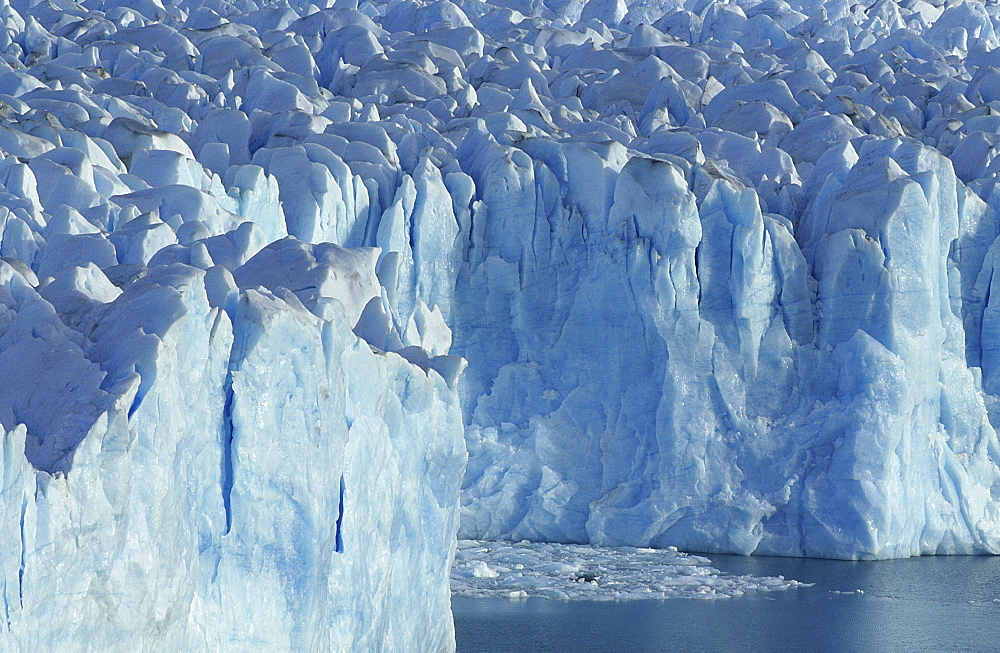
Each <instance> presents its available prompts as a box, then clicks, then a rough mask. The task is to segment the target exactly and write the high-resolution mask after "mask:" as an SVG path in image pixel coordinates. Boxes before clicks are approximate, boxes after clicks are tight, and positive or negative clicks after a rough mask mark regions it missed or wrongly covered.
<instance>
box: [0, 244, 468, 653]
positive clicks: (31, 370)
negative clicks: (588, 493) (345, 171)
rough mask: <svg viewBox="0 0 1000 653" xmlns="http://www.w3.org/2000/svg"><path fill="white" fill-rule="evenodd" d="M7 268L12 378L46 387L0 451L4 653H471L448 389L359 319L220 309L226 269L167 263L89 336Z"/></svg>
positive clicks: (92, 318)
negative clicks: (382, 346) (467, 652)
mask: <svg viewBox="0 0 1000 653" xmlns="http://www.w3.org/2000/svg"><path fill="white" fill-rule="evenodd" d="M279 242H280V241H279ZM0 269H2V271H3V273H4V277H5V282H6V288H7V289H8V290H9V292H8V293H6V294H7V297H5V298H4V300H5V302H4V303H5V304H8V305H7V306H6V309H5V310H6V315H7V317H8V318H9V324H8V328H6V329H5V332H4V335H3V338H2V340H3V341H4V342H3V344H2V345H0V349H2V353H0V369H3V370H4V372H3V373H4V378H6V379H9V380H10V381H9V383H10V384H13V383H16V381H14V379H17V378H19V377H20V378H25V383H33V384H34V387H33V388H32V389H31V395H30V397H29V398H27V399H22V397H19V396H17V395H16V394H15V395H14V396H11V395H10V394H9V393H7V392H5V393H4V400H5V401H4V403H5V404H6V405H7V406H9V410H11V411H12V412H13V415H14V416H15V419H17V420H19V422H20V423H19V424H18V425H17V426H15V427H13V428H12V429H10V430H8V431H7V432H6V434H5V436H4V446H3V476H2V478H3V506H4V509H3V510H4V512H3V520H4V527H3V533H4V535H3V537H4V543H3V546H2V550H3V551H4V563H3V564H4V572H3V577H4V588H5V589H4V603H3V606H4V616H5V623H6V628H5V629H4V633H3V636H2V638H0V641H3V642H5V644H4V646H5V648H13V649H19V650H38V649H42V648H48V647H49V646H51V645H52V644H53V643H61V644H62V645H65V646H69V647H70V648H74V647H76V648H79V649H80V650H85V649H89V648H90V647H92V646H95V645H100V646H103V644H100V643H101V642H104V643H106V644H107V645H108V646H113V647H116V648H118V649H121V650H127V649H135V648H144V647H153V648H158V647H164V646H169V647H171V648H172V647H175V646H177V647H180V648H188V649H199V650H203V649H206V648H208V649H218V650H224V649H229V648H231V647H234V646H235V647H238V648H259V647H261V646H265V645H266V646H273V647H276V648H277V649H279V650H350V649H355V648H378V647H382V646H385V647H394V646H400V647H404V648H405V647H408V646H419V647H428V648H431V649H446V648H448V647H449V646H451V645H452V639H453V635H452V625H451V617H450V610H449V606H450V599H449V592H448V586H447V579H448V567H449V564H450V559H451V555H452V554H451V553H450V552H451V551H453V546H454V545H453V539H454V532H455V528H456V526H457V522H456V519H457V512H456V508H457V497H458V484H459V479H460V477H461V470H462V468H463V464H464V459H465V449H464V443H463V441H462V436H461V427H460V424H461V420H460V416H459V413H458V410H459V409H458V403H457V397H456V395H455V393H454V391H453V390H452V389H450V388H449V387H448V386H447V385H446V383H445V382H444V380H443V379H442V378H440V377H439V376H437V375H434V376H433V377H430V378H428V376H427V375H426V374H425V372H424V371H423V370H421V369H420V368H419V367H417V366H415V365H412V364H410V363H409V362H407V361H406V360H405V359H404V358H402V357H401V356H398V355H395V354H386V353H382V352H381V351H375V350H373V349H372V348H371V347H370V346H369V345H368V344H367V343H366V342H365V341H363V340H361V339H359V338H358V337H357V336H355V335H354V333H353V332H352V331H351V328H350V326H349V323H348V322H347V320H346V316H345V315H344V310H343V309H341V310H340V315H336V314H331V315H329V316H327V317H326V318H320V317H318V316H316V315H315V314H313V313H311V312H309V311H308V310H306V308H305V307H304V306H303V304H302V303H301V302H300V301H299V300H298V298H297V297H295V295H293V294H292V293H291V292H290V291H288V290H286V289H282V290H281V291H279V292H277V293H271V292H269V291H266V290H265V289H263V288H260V289H257V290H255V289H252V288H250V289H247V290H245V291H243V292H240V291H239V289H238V288H237V287H236V286H235V285H231V286H229V288H228V290H229V292H227V293H218V288H217V286H218V285H219V284H220V283H221V282H220V281H219V278H218V276H219V275H217V274H214V273H215V271H216V270H217V269H218V268H214V269H211V270H209V271H207V272H206V271H203V270H199V269H197V268H194V267H191V266H187V265H182V264H171V265H162V266H158V267H156V268H153V269H152V270H150V272H149V273H148V274H146V275H145V276H144V277H143V278H142V279H140V280H137V281H135V282H134V283H132V284H130V285H129V286H128V288H127V289H126V290H125V291H124V292H121V293H120V294H119V295H118V296H117V297H116V298H115V299H114V300H113V301H110V302H106V303H100V302H99V298H91V301H92V302H93V304H94V305H95V306H94V307H93V308H92V309H91V311H90V313H89V314H88V315H87V318H86V319H85V322H90V323H91V324H92V327H91V328H90V329H86V330H83V333H81V331H74V330H71V329H68V328H67V327H65V326H63V324H62V322H61V320H60V316H59V315H58V314H57V313H56V312H55V311H53V309H52V305H53V304H50V303H48V302H46V300H45V299H43V298H42V297H40V296H39V295H38V293H36V292H35V291H34V290H33V289H32V288H31V286H30V285H29V283H28V282H27V281H26V280H25V278H24V276H23V275H21V274H19V273H18V272H17V271H16V270H15V269H14V268H13V267H12V266H10V265H9V264H7V263H0ZM91 273H92V275H91V279H90V280H91V281H93V282H94V285H95V286H96V285H98V284H99V283H100V282H101V281H103V283H104V284H105V285H106V286H110V284H109V283H108V282H107V281H106V279H104V278H103V276H101V272H100V270H99V269H97V268H91ZM54 283H55V282H53V284H50V285H49V286H47V287H46V288H44V289H43V291H42V292H43V293H45V290H48V289H49V288H52V286H53V285H54ZM111 288H113V286H111ZM74 290H76V291H77V292H78V293H79V294H78V297H79V296H82V295H84V293H85V292H86V291H87V288H86V285H85V284H84V283H80V284H78V285H77V286H76V288H75V289H74ZM215 293H218V294H217V296H218V297H221V298H222V300H224V301H225V303H226V304H225V305H224V306H218V305H213V301H212V295H213V294H215ZM63 299H69V297H68V293H67V295H65V296H63ZM53 303H54V304H55V305H56V306H59V305H60V304H61V302H60V301H54V302H53ZM84 334H85V335H84ZM40 351H41V352H46V353H45V354H42V355H46V356H48V357H49V358H48V359H47V360H45V361H39V360H38V359H37V358H36V356H38V355H39V353H38V352H40ZM26 357H28V358H27V359H26ZM19 368H20V369H19ZM26 377H27V378H26ZM32 377H33V378H32ZM73 409H75V410H73ZM5 421H6V419H5ZM390 606H391V608H390ZM414 615H420V618H419V619H414V618H413V616H414Z"/></svg>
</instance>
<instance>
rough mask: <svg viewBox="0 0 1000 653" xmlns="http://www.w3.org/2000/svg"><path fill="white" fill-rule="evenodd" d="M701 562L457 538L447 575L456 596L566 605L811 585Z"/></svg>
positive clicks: (638, 552) (672, 555)
mask: <svg viewBox="0 0 1000 653" xmlns="http://www.w3.org/2000/svg"><path fill="white" fill-rule="evenodd" d="M711 562H712V561H711V560H709V559H708V558H705V557H703V556H697V555H691V554H687V553H681V552H680V551H678V550H677V549H675V548H673V547H667V548H665V549H644V548H635V547H602V546H591V545H586V544H552V543H540V542H527V541H524V542H519V543H508V542H486V541H480V540H459V542H458V552H457V553H456V556H455V565H454V567H452V570H451V591H452V594H453V595H454V596H463V597H472V598H509V599H523V598H528V597H531V596H537V597H542V598H546V599H555V600H564V601H638V600H653V599H726V598H735V597H739V596H744V595H745V594H751V593H757V592H776V591H783V590H790V589H795V588H799V587H810V585H809V584H808V583H802V582H799V581H796V580H789V579H785V578H784V577H782V576H777V577H768V576H736V575H733V574H727V573H724V572H721V571H719V570H718V569H715V568H713V567H712V566H711Z"/></svg>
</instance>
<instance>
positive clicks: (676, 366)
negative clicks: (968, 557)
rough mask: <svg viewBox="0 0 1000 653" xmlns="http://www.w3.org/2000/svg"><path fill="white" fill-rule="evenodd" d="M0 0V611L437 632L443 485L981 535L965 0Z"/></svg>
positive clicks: (13, 634)
mask: <svg viewBox="0 0 1000 653" xmlns="http://www.w3.org/2000/svg"><path fill="white" fill-rule="evenodd" d="M0 20H2V22H3V25H4V29H2V30H0V60H2V61H0V115H2V117H3V121H2V122H3V124H2V125H0V152H2V154H3V157H2V160H0V186H2V189H0V259H2V261H0V302H2V305H3V308H2V311H0V369H2V370H3V378H4V379H5V381H6V385H5V388H4V390H3V391H2V392H0V424H2V425H3V429H4V432H5V440H4V442H5V445H4V458H3V460H4V463H3V465H4V467H3V470H4V472H3V474H4V476H3V479H4V481H3V490H2V491H3V495H2V496H3V498H2V511H3V513H2V514H3V515H4V517H3V518H4V519H6V520H7V522H6V523H7V527H6V528H5V529H4V530H3V532H4V533H5V535H4V537H6V538H7V539H6V540H4V541H5V542H6V544H5V545H4V546H3V547H0V551H5V552H7V553H6V554H5V555H4V557H3V558H2V564H3V570H4V571H3V572H2V573H3V578H4V587H5V588H6V589H5V597H6V601H5V603H4V604H3V605H4V608H3V610H4V611H5V614H6V615H7V617H8V619H7V621H6V622H4V620H0V624H2V623H7V624H8V626H7V630H6V631H4V633H5V634H4V637H7V638H8V640H9V641H10V642H13V644H12V646H15V645H16V646H21V647H22V648H42V647H51V646H56V645H58V644H63V645H65V644H66V643H67V642H77V641H94V642H96V641H99V640H98V639H90V638H98V637H99V635H100V633H107V634H108V635H109V637H111V638H113V639H114V641H116V642H120V643H121V645H122V646H126V647H133V648H135V647H139V648H142V647H156V646H171V645H176V646H181V647H195V648H197V647H200V646H204V645H205V643H206V642H207V643H208V644H209V646H210V647H211V646H216V647H218V648H225V647H228V646H234V645H235V646H257V645H260V646H263V645H265V644H270V645H271V646H275V647H277V648H279V649H282V648H317V649H324V648H328V649H342V648H350V647H363V648H367V647H377V646H384V647H392V648H401V649H411V648H419V649H425V648H448V647H449V646H450V645H451V643H452V642H451V635H450V633H451V626H450V621H449V619H448V616H447V596H448V589H447V567H448V563H449V559H450V555H451V550H452V549H451V541H452V536H453V534H454V532H455V529H456V527H457V521H458V520H459V518H460V519H461V526H460V528H459V531H460V533H461V534H462V535H464V536H466V537H476V538H491V539H492V538H503V539H512V540H521V539H529V540H552V541H562V542H577V543H584V542H588V543H594V544H604V545H616V546H617V545H626V546H633V547H647V546H653V547H668V546H678V547H681V548H685V549H692V550H715V551H730V552H740V553H772V554H781V555H811V556H832V557H843V558H880V557H899V556H908V555H917V554H930V553H986V552H989V553H996V552H998V551H1000V508H998V505H1000V504H998V501H1000V467H998V464H1000V443H998V441H997V436H996V432H995V430H994V424H995V423H996V420H997V415H998V414H1000V413H998V412H997V406H998V405H1000V404H998V401H997V397H998V396H1000V345H998V344H997V343H998V337H1000V326H998V325H1000V318H998V315H1000V309H998V306H997V299H996V297H997V296H1000V295H998V294H997V293H994V292H993V286H994V278H995V275H994V271H995V270H996V268H997V265H998V260H1000V259H998V252H1000V250H998V247H1000V245H997V234H998V229H997V220H996V211H997V209H998V208H1000V192H998V191H997V183H996V178H995V177H996V174H997V170H998V166H997V164H996V163H995V154H996V152H995V149H996V146H997V139H996V132H997V128H998V124H997V122H998V121H997V119H996V116H994V115H992V111H993V110H992V109H991V108H990V107H991V103H993V102H995V101H996V100H998V99H1000V96H998V94H997V91H996V88H995V87H996V79H997V73H996V70H997V69H998V68H1000V59H998V58H997V57H996V56H995V54H994V52H995V49H996V47H997V45H998V38H997V33H996V29H995V24H996V23H997V20H998V18H997V12H996V11H995V8H993V7H988V6H985V5H982V4H980V3H978V2H964V3H953V4H950V5H947V6H945V5H942V6H938V4H935V3H926V2H898V3H897V2H893V1H891V0H890V1H887V2H881V3H877V4H875V5H872V6H870V7H869V6H867V5H865V4H858V3H851V2H842V3H834V4H830V3H825V4H823V5H822V6H820V4H819V3H813V2H798V1H796V2H792V3H786V2H783V1H780V0H768V1H767V2H761V3H756V2H741V3H720V2H673V1H671V2H631V3H630V2H624V3H623V2H620V1H617V0H616V1H606V0H592V1H591V2H576V1H575V0H574V1H571V2H564V1H562V0H552V1H550V2H547V3H539V2H534V3H517V2H504V3H496V4H490V3H483V2H478V1H472V0H462V1H461V2H422V1H412V2H411V1H409V0H403V1H400V2H392V3H383V2H379V1H375V0H370V1H367V2H363V3H361V4H357V3H352V2H337V3H333V2H326V1H324V2H305V1H304V0H303V1H301V2H300V1H299V0H293V1H290V2H287V3H283V4H281V5H273V4H267V3H258V2H254V1H251V2H225V1H223V2H215V3H211V4H210V5H206V4H204V3H200V2H188V1H187V0H178V1H177V2H170V3H166V4H164V3H161V2H159V0H151V1H149V2H141V3H136V2H131V3H122V2H110V1H108V2H100V1H96V0H95V1H91V0H87V2H84V3H82V4H81V3H77V2H74V1H73V0H59V1H58V2H57V3H55V4H51V3H49V4H38V3H30V2H28V1H27V0H14V1H13V2H11V3H9V4H8V5H6V6H4V7H3V8H0ZM466 362H468V369H466V370H465V372H464V373H463V368H464V367H465V365H466ZM463 428H464V433H465V439H464V441H465V443H466V445H467V447H468V452H469V456H470V459H469V464H468V467H467V469H466V471H465V472H464V477H463V472H462V467H463V460H464V456H465V454H464V449H463V441H462V438H461V437H460V431H462V430H463ZM459 484H461V485H462V494H461V500H459V498H458V490H459V488H458V486H459ZM60 570H61V571H60ZM248 588H249V589H248ZM80 597H84V598H82V599H81V598H80ZM81 615H82V616H81ZM51 624H60V627H59V628H55V629H54V628H52V627H51ZM330 624H334V625H333V626H332V627H331V625H330ZM100 641H104V640H100Z"/></svg>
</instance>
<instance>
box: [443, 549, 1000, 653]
mask: <svg viewBox="0 0 1000 653" xmlns="http://www.w3.org/2000/svg"><path fill="white" fill-rule="evenodd" d="M707 557H708V558H710V559H711V561H712V566H713V567H715V568H716V569H719V570H720V571H723V572H726V573H730V574H739V575H743V574H750V575H754V576H777V575H782V576H784V577H785V578H794V579H795V580H799V581H803V582H806V583H813V585H812V586H811V587H799V588H796V589H790V590H785V591H780V592H766V593H757V594H748V595H745V596H742V597H736V598H726V599H708V600H700V599H666V600H657V601H647V600H641V601H619V602H607V601H605V602H596V601H553V600H548V599H541V598H529V599H526V600H509V599H495V598H489V599H481V598H459V597H455V598H454V599H453V603H452V605H453V611H454V615H455V630H456V640H457V644H458V651H460V652H472V651H574V652H575V651H608V652H611V651H629V652H639V651H947V650H961V651H1000V557H985V556H984V557H973V556H954V557H945V556H942V557H925V558H912V559H908V560H890V561H879V562H842V561H832V560H811V559H795V558H769V557H743V556H730V555H708V556H707ZM859 590H860V591H859Z"/></svg>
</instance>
